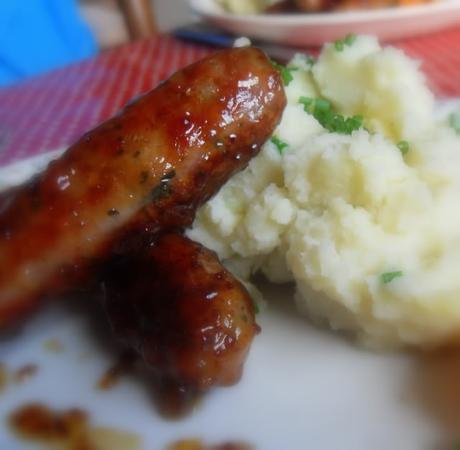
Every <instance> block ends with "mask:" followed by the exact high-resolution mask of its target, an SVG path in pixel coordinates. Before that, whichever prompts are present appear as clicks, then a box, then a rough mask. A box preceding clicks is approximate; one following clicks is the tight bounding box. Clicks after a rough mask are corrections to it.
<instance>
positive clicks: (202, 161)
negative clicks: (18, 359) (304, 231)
mask: <svg viewBox="0 0 460 450" xmlns="http://www.w3.org/2000/svg"><path fill="white" fill-rule="evenodd" d="M284 106H285V96H284V91H283V88H282V84H281V82H280V78H279V74H278V73H277V72H276V71H275V70H274V69H273V67H272V65H271V64H270V62H269V60H268V59H267V58H266V56H265V55H264V54H263V53H262V52H260V51H259V50H257V49H253V48H242V49H231V50H225V51H222V52H220V53H217V54H215V55H213V56H211V57H208V58H206V59H204V60H202V61H200V62H198V63H196V64H193V65H191V66H189V67H187V68H185V69H184V70H182V71H180V72H178V73H176V74H175V75H173V76H172V77H171V78H170V79H169V80H167V81H166V82H164V83H163V84H161V85H160V86H159V87H157V88H156V89H155V90H153V91H152V92H150V93H149V94H147V95H145V96H144V97H142V98H141V99H139V100H137V101H136V102H135V103H133V104H131V105H129V106H127V107H126V109H125V110H124V111H123V112H122V113H121V114H120V115H118V116H117V117H115V118H113V119H111V120H109V121H108V122H106V123H104V124H102V125H101V126H99V127H98V128H96V129H95V130H93V131H91V132H89V133H88V134H86V135H84V136H83V137H82V138H81V139H80V140H79V141H78V142H77V143H76V144H75V145H73V146H72V147H70V148H69V150H68V151H67V152H66V153H65V154H64V155H63V156H62V157H61V158H59V159H58V160H56V161H54V162H52V163H51V164H50V165H49V167H48V168H47V170H46V171H45V172H44V173H43V174H41V175H40V176H38V177H36V178H35V179H34V180H32V181H31V182H29V183H27V184H26V185H24V186H22V187H21V188H19V189H15V190H13V191H12V192H13V194H12V195H10V196H5V197H2V199H1V204H0V330H1V329H4V328H5V327H7V326H9V325H11V324H13V323H14V322H15V321H17V319H19V318H21V317H22V316H23V315H24V314H25V313H27V312H29V311H31V310H33V309H34V308H36V307H37V306H38V305H39V304H40V300H41V298H42V297H43V296H44V295H45V294H56V293H59V292H62V291H63V290H67V289H69V288H72V287H74V286H78V285H80V284H81V283H82V282H86V281H87V280H88V277H89V275H90V274H92V273H94V272H95V271H94V267H95V266H96V267H97V266H98V264H99V263H100V262H101V261H102V260H104V259H105V258H106V257H107V255H108V254H110V253H112V251H115V252H118V251H125V250H126V248H125V247H132V246H140V245H142V244H143V243H144V242H142V241H144V240H145V239H150V238H145V236H148V235H155V234H156V233H158V232H159V231H160V230H163V229H165V228H182V227H184V226H187V225H189V224H190V223H191V222H192V221H193V217H194V213H195V210H196V208H197V206H199V205H200V204H201V203H202V202H204V201H205V200H206V199H208V198H209V197H210V196H211V195H213V194H214V193H215V192H216V190H217V189H218V188H219V187H220V186H221V185H222V184H223V183H224V182H225V181H226V180H227V179H228V178H229V177H230V176H231V175H232V174H233V173H234V172H236V171H238V170H240V169H242V168H243V167H244V166H245V165H246V164H247V162H248V160H249V159H250V158H251V157H253V156H254V155H255V154H256V153H257V152H258V150H259V149H260V146H261V145H262V144H263V143H264V142H265V141H266V140H267V138H268V137H269V136H270V134H271V133H272V131H273V129H274V127H275V126H276V124H277V123H278V121H279V119H280V117H281V113H282V111H283V108H284ZM136 229H139V230H143V231H148V232H149V233H147V234H145V233H143V236H144V238H142V239H134V240H133V239H132V238H129V239H126V238H125V235H126V236H130V237H132V236H135V235H136V233H133V230H136ZM125 230H129V231H125ZM115 243H116V244H115Z"/></svg>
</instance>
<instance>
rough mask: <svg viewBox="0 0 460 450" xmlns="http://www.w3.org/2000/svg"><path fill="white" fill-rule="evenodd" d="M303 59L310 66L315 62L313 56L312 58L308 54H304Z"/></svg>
mask: <svg viewBox="0 0 460 450" xmlns="http://www.w3.org/2000/svg"><path fill="white" fill-rule="evenodd" d="M305 60H306V62H307V64H308V65H309V66H310V67H311V66H313V65H314V64H315V58H313V57H312V56H310V55H306V56H305Z"/></svg>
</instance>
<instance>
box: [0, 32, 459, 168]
mask: <svg viewBox="0 0 460 450" xmlns="http://www.w3.org/2000/svg"><path fill="white" fill-rule="evenodd" d="M394 45H396V46H397V47H400V48H402V49H403V50H405V51H406V52H407V53H408V54H409V55H410V56H412V57H415V58H417V59H419V60H421V61H422V69H423V71H424V72H425V74H426V75H427V77H428V80H429V83H430V85H431V87H432V89H433V90H434V92H435V93H436V95H437V96H439V97H455V96H457V97H460V75H459V73H460V28H456V29H451V30H448V31H444V32H441V33H437V34H432V35H429V36H424V37H419V38H414V39H410V40H406V41H403V42H397V43H395V44H394ZM211 51H213V49H211V48H209V47H204V46H198V45H194V44H190V43H185V42H182V41H179V40H175V39H173V38H171V37H169V36H158V37H155V38H152V39H149V40H144V41H138V42H135V43H132V44H129V45H126V46H124V47H120V48H117V49H114V50H111V51H108V52H106V53H104V54H101V55H100V56H98V57H96V58H93V59H90V60H87V61H84V62H81V63H78V64H74V65H71V66H68V67H66V68H64V69H60V70H57V71H54V72H51V73H49V74H46V75H44V76H40V77H37V78H35V79H32V80H30V81H27V82H25V83H22V84H20V85H17V86H13V87H10V88H7V89H2V90H0V166H2V165H6V164H8V163H10V162H13V161H16V160H20V159H24V158H27V157H29V156H32V155H37V154H39V153H43V152H45V151H47V150H51V149H55V148H58V147H63V146H66V145H68V144H70V143H72V142H73V141H74V140H75V139H76V138H77V137H78V136H79V135H81V134H82V133H84V132H85V131H87V130H88V129H90V128H91V127H93V126H95V125H97V124H98V123H100V122H101V121H103V120H104V119H106V118H108V117H110V116H111V115H113V114H114V113H115V112H116V111H117V110H118V109H120V107H122V106H123V105H124V104H126V102H127V101H128V100H129V99H131V98H132V97H134V96H136V95H138V94H140V93H142V92H145V91H147V90H149V89H151V88H152V87H154V86H156V85H157V84H158V82H159V81H161V80H162V79H165V78H166V77H167V76H168V75H170V74H171V73H172V72H173V71H175V70H176V69H178V68H179V67H181V66H184V65H186V64H189V63H191V62H193V61H195V60H197V59H200V58H202V57H203V56H205V55H206V54H208V53H210V52H211Z"/></svg>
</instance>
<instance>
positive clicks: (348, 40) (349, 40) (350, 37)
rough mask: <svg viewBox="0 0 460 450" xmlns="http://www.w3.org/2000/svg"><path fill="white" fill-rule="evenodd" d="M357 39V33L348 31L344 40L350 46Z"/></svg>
mask: <svg viewBox="0 0 460 450" xmlns="http://www.w3.org/2000/svg"><path fill="white" fill-rule="evenodd" d="M355 41H356V34H354V33H348V34H347V35H346V36H345V39H344V42H345V44H346V45H348V46H350V45H353V44H354V43H355Z"/></svg>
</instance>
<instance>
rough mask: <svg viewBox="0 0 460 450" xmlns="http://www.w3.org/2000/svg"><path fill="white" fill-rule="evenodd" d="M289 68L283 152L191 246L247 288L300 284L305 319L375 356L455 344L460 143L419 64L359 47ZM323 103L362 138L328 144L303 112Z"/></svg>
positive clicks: (270, 155)
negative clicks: (381, 351)
mask: <svg viewBox="0 0 460 450" xmlns="http://www.w3.org/2000/svg"><path fill="white" fill-rule="evenodd" d="M288 67H290V68H292V70H290V71H289V74H290V75H291V77H292V78H293V79H292V81H291V82H289V83H288V85H287V86H286V93H287V97H288V106H287V107H286V110H285V112H284V115H283V119H282V122H281V124H280V125H279V127H278V129H277V130H276V132H275V134H274V136H275V139H272V141H270V142H268V143H267V144H266V145H265V146H264V148H263V150H262V152H261V153H260V155H259V156H257V157H256V158H254V159H253V160H252V161H251V163H250V164H249V166H248V167H247V169H246V170H245V171H243V172H242V173H240V174H238V175H236V176H235V177H233V178H232V179H231V180H230V181H229V182H228V183H227V184H226V185H225V186H224V187H223V189H222V190H221V191H220V193H219V194H218V195H217V196H216V197H214V198H213V199H212V200H211V201H210V202H208V203H207V204H206V205H204V206H203V207H202V208H201V210H200V211H199V213H198V216H197V220H196V222H195V224H194V227H193V229H192V230H191V231H190V235H191V237H193V238H194V239H197V240H199V241H201V242H202V243H204V244H205V245H207V246H209V247H211V248H213V249H214V250H215V251H217V253H218V254H219V256H220V257H221V258H222V259H223V260H224V262H225V263H226V264H227V265H228V266H229V267H230V268H231V269H232V270H233V271H235V272H236V273H237V274H238V275H239V276H240V277H241V278H242V279H244V280H249V278H250V276H251V274H253V273H254V272H257V271H261V272H262V273H264V274H265V275H266V276H267V278H268V279H269V280H271V281H274V282H286V281H293V282H295V284H296V287H297V292H296V303H297V306H298V309H299V311H300V312H302V313H305V314H307V315H308V316H309V317H310V318H312V319H314V320H315V321H318V322H322V323H328V324H329V325H330V326H331V327H332V328H333V329H336V330H342V331H345V332H347V333H351V334H353V335H355V336H356V337H357V338H358V339H359V340H360V341H361V342H362V343H364V344H365V345H367V346H371V347H374V348H388V347H398V346H402V345H407V346H420V347H430V346H437V345H441V344H444V343H446V342H448V341H451V340H455V339H457V338H458V337H460V208H459V202H460V137H459V136H457V135H456V134H455V132H454V131H453V130H452V129H450V128H449V126H448V125H447V124H443V123H439V122H436V120H435V116H434V99H433V96H432V94H431V93H430V91H429V90H428V89H427V87H426V85H425V81H424V77H423V75H422V74H421V73H420V71H419V69H418V64H417V63H416V62H414V61H412V60H410V59H408V58H407V57H406V56H405V55H404V54H403V53H402V52H401V51H400V50H397V49H394V48H384V49H382V48H381V47H380V46H379V44H378V42H377V41H376V39H374V38H372V37H365V36H362V37H358V38H356V39H350V40H349V41H348V42H346V43H345V44H344V45H342V46H340V45H339V46H337V45H334V44H327V45H326V46H325V47H324V49H323V50H322V52H321V54H320V56H319V58H318V60H317V61H316V62H315V63H313V64H312V63H311V61H309V60H308V59H307V58H306V57H304V56H301V55H297V56H296V57H295V58H294V59H293V60H292V61H291V63H290V64H289V65H288ZM300 98H303V100H302V103H299V99H300ZM312 98H321V99H327V100H328V101H329V102H330V103H331V105H332V108H333V111H334V113H338V114H340V115H343V116H344V117H345V119H346V118H347V117H350V116H353V115H361V116H362V126H355V127H354V128H356V129H355V130H354V131H352V132H351V133H350V134H347V133H343V132H342V133H338V132H334V131H333V130H332V131H331V127H328V126H327V124H325V123H324V120H323V121H322V119H321V117H320V116H318V115H316V114H314V113H312V109H310V110H309V109H308V107H305V108H304V105H306V104H310V103H309V102H311V101H312V100H310V99H312ZM342 119H343V118H342ZM334 120H335V119H334ZM356 120H358V121H359V120H361V119H360V118H357V119H356ZM320 122H321V123H320ZM326 128H329V129H326Z"/></svg>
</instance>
